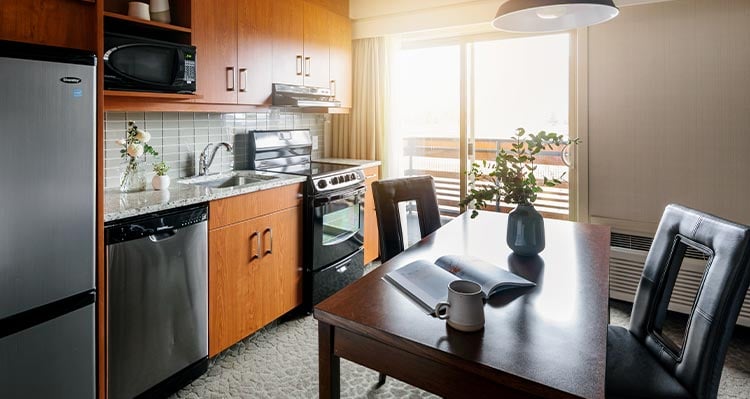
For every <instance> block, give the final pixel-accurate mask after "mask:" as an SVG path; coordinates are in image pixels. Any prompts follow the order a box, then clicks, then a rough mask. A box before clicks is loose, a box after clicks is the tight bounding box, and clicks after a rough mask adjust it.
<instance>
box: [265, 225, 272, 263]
mask: <svg viewBox="0 0 750 399" xmlns="http://www.w3.org/2000/svg"><path fill="white" fill-rule="evenodd" d="M266 233H269V236H268V244H269V245H268V249H266V250H264V251H263V256H265V255H270V254H272V253H273V228H271V227H267V228H266V229H265V230H263V237H264V238H265V237H266Z"/></svg>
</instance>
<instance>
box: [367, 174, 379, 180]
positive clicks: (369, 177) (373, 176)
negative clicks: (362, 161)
mask: <svg viewBox="0 0 750 399" xmlns="http://www.w3.org/2000/svg"><path fill="white" fill-rule="evenodd" d="M376 177H378V175H369V176H365V180H368V179H374V178H376Z"/></svg>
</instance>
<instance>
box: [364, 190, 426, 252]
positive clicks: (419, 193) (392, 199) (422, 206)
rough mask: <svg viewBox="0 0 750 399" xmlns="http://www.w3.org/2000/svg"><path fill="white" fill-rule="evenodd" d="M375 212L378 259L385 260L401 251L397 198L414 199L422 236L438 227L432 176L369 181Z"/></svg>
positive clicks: (402, 238) (402, 241)
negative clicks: (378, 234)
mask: <svg viewBox="0 0 750 399" xmlns="http://www.w3.org/2000/svg"><path fill="white" fill-rule="evenodd" d="M372 194H373V197H374V200H375V213H376V214H377V219H378V228H379V229H380V241H379V242H380V260H381V261H383V262H386V261H388V260H389V259H391V258H393V257H394V256H396V255H398V254H400V253H401V252H403V251H404V233H403V231H402V229H401V218H400V215H399V211H398V204H399V202H403V201H415V202H416V204H417V216H418V218H419V229H420V232H421V234H422V238H425V237H427V236H428V235H430V234H432V232H434V231H435V230H437V229H439V228H440V226H441V224H440V211H439V210H438V204H437V197H436V196H435V182H434V181H433V179H432V176H413V177H402V178H396V179H385V180H380V181H376V182H373V183H372Z"/></svg>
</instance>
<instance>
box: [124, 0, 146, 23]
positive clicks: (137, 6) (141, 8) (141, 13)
mask: <svg viewBox="0 0 750 399" xmlns="http://www.w3.org/2000/svg"><path fill="white" fill-rule="evenodd" d="M128 15H129V16H131V17H133V18H138V19H145V20H146V21H150V20H151V14H149V8H148V4H146V3H141V2H140V1H131V2H129V3H128Z"/></svg>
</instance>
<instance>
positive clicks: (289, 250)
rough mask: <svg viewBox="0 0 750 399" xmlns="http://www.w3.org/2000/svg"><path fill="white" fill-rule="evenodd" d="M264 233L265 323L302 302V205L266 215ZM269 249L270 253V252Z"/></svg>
mask: <svg viewBox="0 0 750 399" xmlns="http://www.w3.org/2000/svg"><path fill="white" fill-rule="evenodd" d="M266 224H267V226H268V227H266V228H264V230H263V232H262V234H263V237H262V238H263V240H262V241H263V252H264V253H265V255H264V256H263V262H264V266H263V267H264V268H267V270H268V276H269V280H268V282H267V283H266V287H267V289H268V290H269V291H270V293H269V295H267V296H266V297H265V298H264V299H263V302H264V303H265V304H266V306H265V307H266V309H265V310H266V311H265V312H263V313H264V315H265V320H264V324H263V325H266V324H268V323H270V322H271V321H273V320H276V319H277V318H278V317H279V316H281V315H283V314H284V313H287V312H289V311H290V310H292V309H294V308H295V307H297V306H299V305H300V304H301V303H302V207H295V208H289V209H286V210H283V211H280V212H276V213H273V214H271V215H269V216H268V217H267V222H266ZM269 251H270V253H269Z"/></svg>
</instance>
